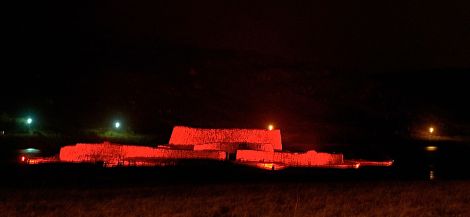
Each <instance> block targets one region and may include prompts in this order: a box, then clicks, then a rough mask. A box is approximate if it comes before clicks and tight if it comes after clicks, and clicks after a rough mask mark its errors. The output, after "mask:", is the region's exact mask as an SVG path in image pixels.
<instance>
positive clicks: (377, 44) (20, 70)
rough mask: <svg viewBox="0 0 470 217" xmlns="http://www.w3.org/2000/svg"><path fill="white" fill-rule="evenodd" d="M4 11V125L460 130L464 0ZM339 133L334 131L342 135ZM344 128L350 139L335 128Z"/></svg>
mask: <svg viewBox="0 0 470 217" xmlns="http://www.w3.org/2000/svg"><path fill="white" fill-rule="evenodd" d="M9 8H10V9H7V10H8V11H9V13H7V15H8V16H7V17H8V19H6V21H7V24H6V30H7V31H4V35H6V36H7V39H6V40H4V42H6V43H5V44H6V49H5V50H4V52H5V51H6V54H7V55H6V57H4V61H5V65H4V66H6V67H5V69H4V70H2V71H3V72H2V74H1V83H2V84H1V85H0V86H1V87H0V90H1V93H2V94H1V96H2V99H1V103H0V111H1V112H2V113H1V115H2V124H4V125H7V124H6V122H8V120H9V119H11V118H14V117H21V116H24V115H27V114H32V115H34V116H35V117H37V119H38V120H40V122H42V126H41V127H43V128H45V129H50V130H52V131H58V132H61V130H62V131H63V130H70V129H83V130H85V129H94V128H103V127H108V126H109V125H110V123H111V122H112V120H114V119H117V118H118V119H120V120H122V121H123V122H124V124H125V125H126V126H127V127H129V128H131V129H132V130H133V131H135V132H136V133H145V134H152V133H155V132H159V131H168V129H171V127H172V126H174V125H177V124H178V125H190V126H196V127H248V128H265V127H266V126H267V125H268V124H269V123H273V124H274V125H275V126H277V127H279V128H281V130H282V132H283V140H284V141H285V142H287V143H315V142H342V141H343V140H344V141H347V138H349V139H351V140H354V139H361V138H366V137H367V138H373V139H380V138H387V137H388V138H390V137H396V136H401V135H407V134H409V133H410V132H411V131H414V130H419V129H421V128H423V129H424V128H426V127H427V126H428V125H430V124H432V125H435V126H437V127H438V128H439V129H440V132H441V133H443V134H446V135H448V136H458V137H465V136H466V135H468V133H470V115H469V114H468V111H470V106H468V105H467V104H468V103H467V101H468V99H469V97H468V93H470V91H469V89H470V88H469V82H470V15H469V13H468V11H469V10H468V9H469V8H470V3H468V2H467V1H461V2H452V3H450V2H442V1H441V2H437V3H432V2H418V1H403V2H397V1H364V2H362V1H360V2H358V1H349V2H332V1H328V2H327V1H324V2H318V1H298V2H286V1H284V2H279V3H278V2H276V1H256V3H254V2H253V1H192V2H190V1H185V2H175V1H139V2H138V3H137V2H135V1H72V2H71V1H66V2H64V1H36V2H30V3H26V2H15V3H12V4H11V5H10V7H9ZM339 138H341V139H339ZM344 138H346V139H344Z"/></svg>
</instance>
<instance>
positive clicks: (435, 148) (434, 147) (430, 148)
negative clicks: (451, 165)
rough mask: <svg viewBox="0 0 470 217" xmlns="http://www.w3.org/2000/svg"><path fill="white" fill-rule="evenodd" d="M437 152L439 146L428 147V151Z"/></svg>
mask: <svg viewBox="0 0 470 217" xmlns="http://www.w3.org/2000/svg"><path fill="white" fill-rule="evenodd" d="M436 150H437V146H432V145H430V146H426V151H436Z"/></svg>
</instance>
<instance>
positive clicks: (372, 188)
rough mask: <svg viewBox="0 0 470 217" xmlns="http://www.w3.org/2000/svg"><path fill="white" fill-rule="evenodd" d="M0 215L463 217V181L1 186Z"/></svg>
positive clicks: (468, 202)
mask: <svg viewBox="0 0 470 217" xmlns="http://www.w3.org/2000/svg"><path fill="white" fill-rule="evenodd" d="M0 216H5V217H6V216H22V217H26V216H53V217H59V216H76V217H78V216H113V217H123V216H462V217H467V216H470V181H441V182H426V181H401V182H386V181H355V182H307V183H305V182H303V183H295V182H276V183H274V182H271V183H270V182H263V183H217V184H188V183H185V184H181V183H180V184H169V183H166V184H158V185H155V186H146V187H129V186H127V187H119V186H114V187H108V188H103V187H100V188H91V187H79V188H78V187H60V188H51V187H47V188H44V187H43V188H39V189H38V188H8V189H1V190H0Z"/></svg>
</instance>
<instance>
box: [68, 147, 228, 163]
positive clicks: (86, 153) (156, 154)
mask: <svg viewBox="0 0 470 217" xmlns="http://www.w3.org/2000/svg"><path fill="white" fill-rule="evenodd" d="M225 156H226V155H225V152H223V151H210V150H208V151H192V150H174V149H165V148H153V147H143V146H132V145H119V144H111V143H107V142H105V143H99V144H84V143H80V144H77V145H73V146H65V147H62V148H61V149H60V154H59V158H60V160H61V161H65V162H97V161H104V162H108V163H112V164H113V163H116V162H118V161H125V160H128V159H131V158H162V159H214V160H224V159H225Z"/></svg>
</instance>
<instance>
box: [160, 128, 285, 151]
mask: <svg viewBox="0 0 470 217" xmlns="http://www.w3.org/2000/svg"><path fill="white" fill-rule="evenodd" d="M169 143H170V144H172V145H195V146H197V145H204V144H211V143H226V144H230V143H232V144H234V143H247V144H250V143H251V144H265V145H266V144H267V145H271V146H272V149H273V150H282V143H281V131H280V130H263V129H200V128H191V127H183V126H176V127H174V128H173V132H172V134H171V138H170V142H169ZM263 148H264V149H270V148H266V147H263ZM195 149H199V148H197V147H195Z"/></svg>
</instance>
